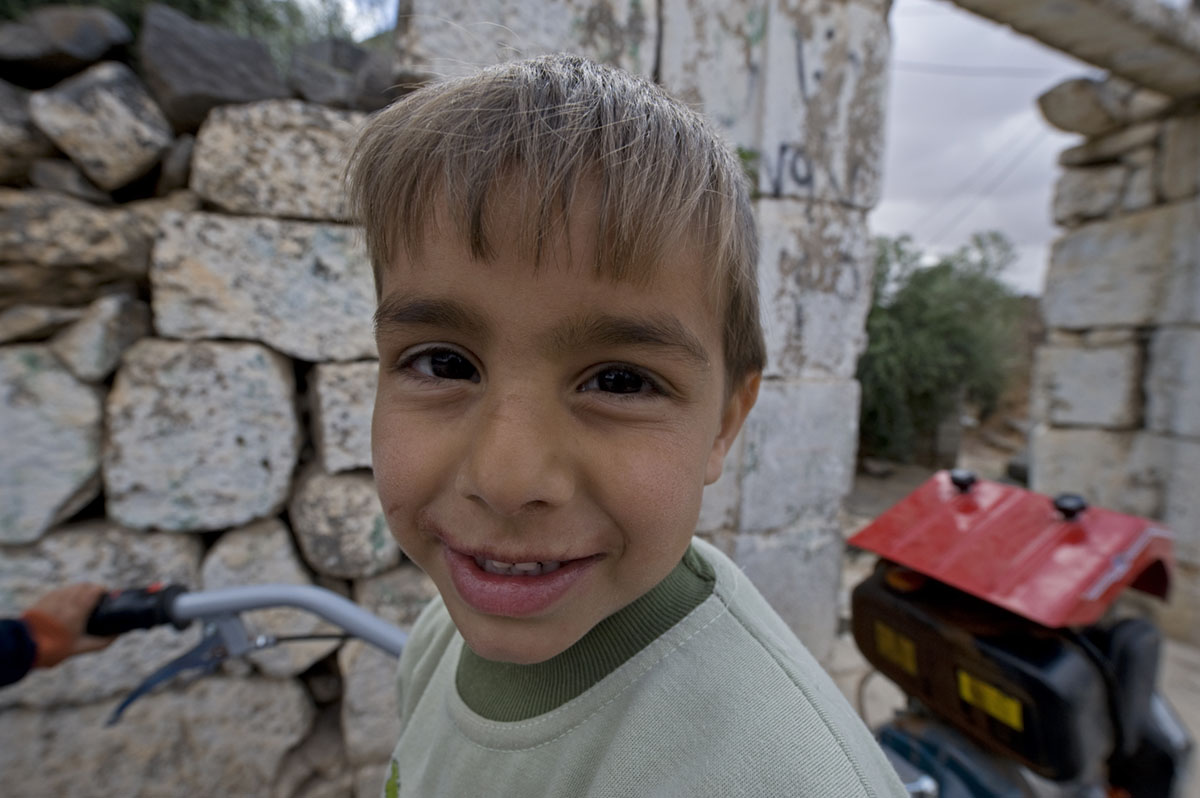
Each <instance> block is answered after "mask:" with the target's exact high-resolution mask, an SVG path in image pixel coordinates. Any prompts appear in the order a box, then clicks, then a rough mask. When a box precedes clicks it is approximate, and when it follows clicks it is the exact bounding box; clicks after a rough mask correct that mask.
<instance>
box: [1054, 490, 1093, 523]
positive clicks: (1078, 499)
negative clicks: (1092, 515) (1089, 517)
mask: <svg viewBox="0 0 1200 798" xmlns="http://www.w3.org/2000/svg"><path fill="white" fill-rule="evenodd" d="M1087 508H1088V505H1087V502H1086V501H1085V500H1084V498H1083V497H1082V496H1080V495H1079V494H1078V493H1060V494H1058V495H1057V496H1055V497H1054V509H1055V510H1058V511H1059V512H1060V513H1062V517H1063V520H1065V521H1074V520H1075V519H1076V518H1078V517H1079V515H1080V514H1081V513H1082V512H1083V511H1084V510H1086V509H1087Z"/></svg>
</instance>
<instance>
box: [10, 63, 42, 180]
mask: <svg viewBox="0 0 1200 798" xmlns="http://www.w3.org/2000/svg"><path fill="white" fill-rule="evenodd" d="M53 152H54V144H53V143H52V142H51V141H50V139H48V138H46V134H45V133H43V132H42V131H41V130H39V129H38V126H37V125H35V124H34V123H33V119H32V118H31V117H30V116H29V92H27V91H25V90H24V89H21V88H18V87H17V86H14V85H12V84H11V83H9V82H7V81H4V80H0V181H10V180H11V181H15V180H21V179H22V178H24V177H25V175H26V174H28V172H29V167H30V166H31V165H32V164H33V162H34V161H35V160H36V159H38V158H42V157H45V156H48V155H50V154H51V153H53Z"/></svg>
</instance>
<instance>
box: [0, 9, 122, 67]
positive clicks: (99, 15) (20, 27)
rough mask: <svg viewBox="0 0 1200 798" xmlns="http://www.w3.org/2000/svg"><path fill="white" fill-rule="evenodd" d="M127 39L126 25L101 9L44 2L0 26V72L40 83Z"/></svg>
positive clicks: (87, 62)
mask: <svg viewBox="0 0 1200 798" xmlns="http://www.w3.org/2000/svg"><path fill="white" fill-rule="evenodd" d="M132 41H133V34H132V33H131V32H130V30H129V27H128V26H127V25H126V24H125V23H124V22H122V21H121V20H120V18H119V17H117V15H116V14H114V13H113V12H111V11H109V10H108V9H106V8H98V7H95V6H91V7H87V6H68V5H47V6H43V7H41V8H35V9H34V10H33V11H31V12H30V13H29V14H28V15H26V16H25V17H24V18H23V19H22V20H21V21H20V22H16V23H8V24H4V25H0V71H3V72H5V73H6V74H9V75H11V76H14V77H16V76H19V78H20V80H22V81H23V82H25V83H27V84H32V85H36V86H39V87H41V86H44V85H49V84H51V83H54V82H55V81H57V80H59V79H61V78H63V77H65V76H66V75H69V74H71V73H73V72H78V71H79V70H81V69H84V68H85V67H87V66H89V65H91V64H93V63H95V62H97V61H99V60H100V59H102V58H103V57H104V56H105V55H107V54H108V53H109V52H111V51H112V50H113V49H114V48H118V47H123V46H124V45H127V44H129V43H131V42H132Z"/></svg>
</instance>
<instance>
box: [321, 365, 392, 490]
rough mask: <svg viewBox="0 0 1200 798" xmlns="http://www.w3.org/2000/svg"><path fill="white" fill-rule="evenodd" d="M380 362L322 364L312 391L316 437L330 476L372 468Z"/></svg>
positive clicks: (323, 464) (322, 461) (323, 462)
mask: <svg viewBox="0 0 1200 798" xmlns="http://www.w3.org/2000/svg"><path fill="white" fill-rule="evenodd" d="M378 378H379V363H378V362H376V361H373V360H372V361H364V362H362V363H319V364H317V367H316V368H315V369H314V373H313V377H312V380H311V383H312V386H313V387H312V388H311V389H310V392H311V398H310V406H311V407H312V411H313V437H314V438H315V439H316V442H317V456H318V457H320V458H321V465H322V466H323V467H324V469H325V471H326V473H329V474H336V473H338V472H339V471H349V470H351V469H355V468H370V467H371V412H372V408H373V406H374V403H375V385H376V382H377V381H378Z"/></svg>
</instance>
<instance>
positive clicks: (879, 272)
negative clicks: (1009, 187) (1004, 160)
mask: <svg viewBox="0 0 1200 798" xmlns="http://www.w3.org/2000/svg"><path fill="white" fill-rule="evenodd" d="M876 246H877V249H876V260H875V284H874V288H873V292H872V304H871V310H870V313H869V315H868V316H867V348H866V351H865V352H864V353H863V356H862V358H861V359H860V360H859V363H858V379H859V381H860V382H861V383H862V396H863V398H862V408H861V417H860V422H859V439H860V448H861V449H862V451H863V452H864V453H865V454H871V455H876V456H881V457H888V458H891V459H896V460H909V459H911V458H912V456H913V455H914V453H915V452H916V451H917V450H918V448H919V447H920V446H921V442H922V441H924V440H929V439H930V438H931V437H932V435H933V434H934V431H935V430H936V429H937V426H938V424H939V422H941V421H942V420H943V419H945V418H946V417H947V416H948V415H949V414H950V413H953V412H957V410H958V404H959V400H960V398H966V399H967V400H968V401H970V402H973V403H974V404H976V405H977V406H978V407H979V409H980V412H981V414H983V415H985V416H986V415H987V414H988V413H990V412H991V411H992V410H993V409H994V408H995V406H996V403H997V401H998V400H999V398H1000V396H1001V394H1002V393H1003V391H1004V388H1005V386H1006V384H1007V382H1008V379H1009V377H1010V375H1011V373H1012V365H1013V363H1014V362H1015V359H1016V355H1017V353H1018V352H1019V342H1020V340H1021V339H1020V330H1019V325H1018V321H1019V318H1020V313H1021V306H1020V299H1019V297H1017V296H1016V295H1015V294H1014V292H1013V291H1012V290H1011V289H1010V288H1008V287H1007V286H1006V285H1005V284H1004V283H1003V282H1001V280H1000V275H1001V274H1002V273H1003V271H1004V269H1005V268H1007V267H1008V266H1010V265H1011V264H1012V263H1013V261H1014V260H1015V259H1016V256H1015V254H1014V251H1013V247H1012V244H1011V243H1010V242H1009V241H1008V239H1006V238H1005V237H1004V236H1003V235H1002V234H1001V233H997V232H988V233H980V234H976V235H974V236H972V237H971V240H970V242H969V243H968V244H967V245H965V246H963V247H962V248H960V249H959V250H958V251H957V252H955V253H953V254H951V255H949V256H945V257H942V258H940V259H938V260H936V261H935V262H933V263H932V264H931V265H927V261H928V259H927V258H925V257H924V255H923V254H922V253H921V252H920V251H919V250H917V249H916V248H915V247H914V246H913V243H912V239H911V238H910V237H908V236H901V237H900V238H895V239H889V238H879V239H877V240H876Z"/></svg>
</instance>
